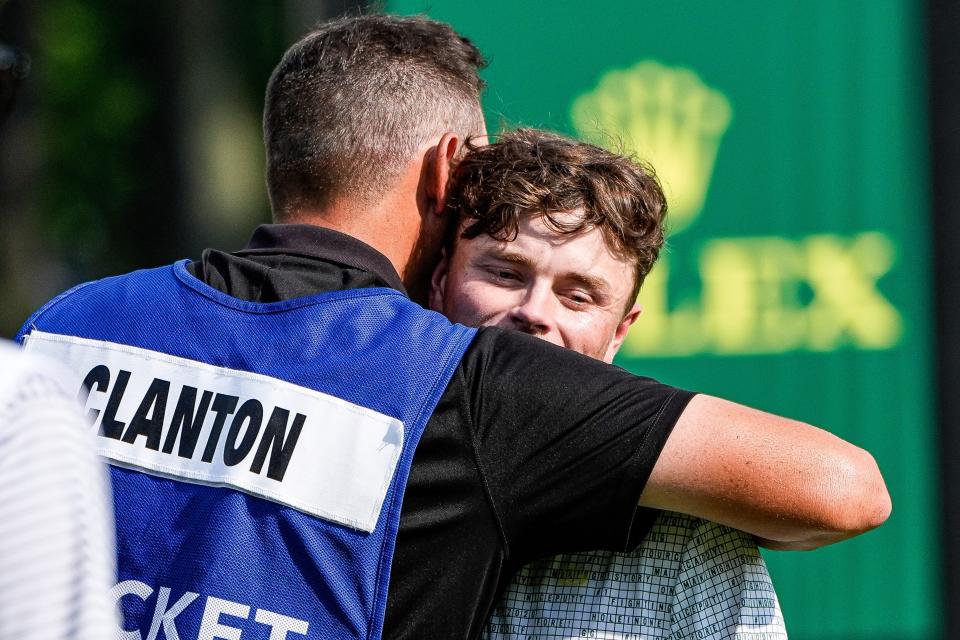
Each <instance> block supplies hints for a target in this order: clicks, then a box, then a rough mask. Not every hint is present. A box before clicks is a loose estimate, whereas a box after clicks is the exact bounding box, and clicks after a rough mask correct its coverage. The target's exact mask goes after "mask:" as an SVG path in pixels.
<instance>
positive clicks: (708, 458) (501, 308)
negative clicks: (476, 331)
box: [430, 211, 891, 549]
mask: <svg viewBox="0 0 960 640" xmlns="http://www.w3.org/2000/svg"><path fill="white" fill-rule="evenodd" d="M565 215H570V216H575V215H577V212H575V211H574V212H569V213H567V214H565ZM632 278H633V265H632V264H630V263H628V262H624V261H623V260H620V259H618V258H616V257H615V256H614V255H613V254H612V253H611V252H610V250H609V248H608V247H607V246H606V244H605V242H604V240H603V236H602V234H601V233H600V231H599V230H597V229H590V230H587V231H584V232H581V233H578V234H576V235H561V234H558V233H557V232H555V231H553V230H552V229H550V228H548V227H547V226H546V225H545V224H544V222H543V220H542V219H541V218H540V217H538V216H529V217H527V218H525V219H524V220H523V221H522V222H521V224H520V226H519V233H518V235H517V238H516V239H514V240H512V241H510V242H505V241H499V240H496V239H494V238H491V237H489V236H480V237H477V238H474V239H465V238H458V239H457V242H456V245H455V248H454V250H453V254H452V255H451V256H446V257H444V259H443V260H442V261H441V262H440V263H439V264H438V266H437V268H436V269H435V271H434V273H433V278H432V280H431V290H430V303H431V307H432V308H433V309H435V310H438V311H442V312H443V313H444V314H445V315H447V316H448V317H449V318H450V319H451V320H454V321H456V322H461V323H463V324H467V325H471V326H499V327H503V328H507V329H514V330H517V331H523V332H525V333H529V334H531V335H535V336H538V337H540V338H542V339H544V340H547V341H549V342H552V343H554V344H557V345H560V346H563V347H567V348H569V349H573V350H575V351H579V352H580V353H583V354H586V355H589V356H592V357H594V358H597V359H602V360H605V361H607V362H610V361H612V359H613V357H614V356H615V355H616V352H617V350H618V349H619V348H620V345H621V344H622V343H623V340H624V338H625V337H626V334H627V331H628V329H629V328H630V325H632V324H633V322H634V321H635V320H636V319H637V317H638V316H639V314H640V308H639V307H638V306H637V305H636V304H633V305H629V306H628V298H629V296H630V294H631V291H632V284H633V279H632ZM624 309H628V311H627V312H626V313H624ZM639 503H640V504H641V505H643V506H649V507H654V508H659V509H665V510H669V511H678V512H682V513H688V514H691V515H695V516H699V517H701V518H705V519H708V520H712V521H714V522H718V523H721V524H726V525H729V526H732V527H735V528H738V529H741V530H744V531H747V532H749V533H752V534H754V535H755V536H756V537H757V538H758V540H759V542H760V543H761V544H764V545H765V546H767V547H770V548H774V549H813V548H816V547H819V546H823V545H825V544H830V543H833V542H838V541H840V540H844V539H846V538H849V537H852V536H855V535H857V534H859V533H863V532H864V531H867V530H869V529H872V528H874V527H876V526H879V525H880V524H882V523H883V522H884V521H885V520H886V519H887V517H888V516H889V514H890V508H891V505H890V497H889V495H888V493H887V490H886V486H885V485H884V482H883V477H882V476H881V474H880V471H879V469H878V468H877V465H876V463H875V461H874V460H873V458H872V456H870V454H869V453H867V452H866V451H864V450H862V449H859V448H858V447H856V446H854V445H852V444H850V443H848V442H845V441H844V440H841V439H840V438H837V437H836V436H834V435H832V434H830V433H829V432H827V431H824V430H822V429H818V428H816V427H813V426H811V425H808V424H804V423H802V422H797V421H794V420H789V419H787V418H781V417H779V416H776V415H773V414H769V413H765V412H763V411H758V410H756V409H751V408H749V407H745V406H742V405H738V404H735V403H732V402H728V401H726V400H722V399H720V398H713V397H710V396H706V395H698V396H696V397H695V398H694V399H693V400H692V401H691V403H690V404H689V405H688V407H687V409H686V410H685V411H684V412H683V414H682V415H681V417H680V419H679V421H678V422H677V424H676V426H675V427H674V430H673V432H672V434H671V436H670V438H669V439H668V440H667V444H666V446H665V447H664V450H663V452H662V454H661V456H660V458H659V460H658V462H657V464H656V466H655V467H654V469H653V472H652V474H651V477H650V479H649V481H648V483H647V486H646V488H645V490H644V493H643V495H642V496H641V497H640V500H639Z"/></svg>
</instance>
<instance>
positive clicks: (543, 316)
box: [510, 288, 552, 336]
mask: <svg viewBox="0 0 960 640" xmlns="http://www.w3.org/2000/svg"><path fill="white" fill-rule="evenodd" d="M510 322H511V323H512V324H513V327H514V328H515V329H517V330H518V331H522V332H524V333H529V334H530V335H534V336H542V335H544V334H546V333H549V332H550V326H551V324H552V319H551V315H550V296H549V292H547V291H543V290H540V289H539V288H533V289H530V290H528V291H527V293H526V295H525V296H524V298H523V300H521V301H520V303H519V304H517V306H515V307H513V309H511V310H510Z"/></svg>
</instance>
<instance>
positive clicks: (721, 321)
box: [623, 232, 903, 357]
mask: <svg viewBox="0 0 960 640" xmlns="http://www.w3.org/2000/svg"><path fill="white" fill-rule="evenodd" d="M698 258H699V262H698V276H699V280H700V282H699V284H700V290H699V291H697V290H696V283H694V286H693V287H687V288H685V289H680V288H679V287H677V286H676V285H675V286H673V287H671V286H670V281H671V268H670V263H669V260H668V259H666V258H664V259H663V260H662V261H661V263H660V264H659V265H658V266H657V267H656V268H655V269H654V271H653V272H652V273H651V274H650V275H649V276H648V278H647V281H646V282H645V283H644V287H643V290H642V291H641V294H640V303H641V305H642V306H643V308H644V313H643V315H642V316H641V318H640V321H639V322H638V323H637V325H636V326H635V327H634V329H633V331H631V333H630V335H629V336H628V337H627V340H626V342H625V343H624V348H623V353H624V355H626V356H634V357H636V356H684V355H691V354H695V353H714V354H762V353H783V352H785V351H794V350H803V351H835V350H837V349H840V348H844V347H852V348H856V349H888V348H891V347H893V346H895V345H896V344H897V342H898V341H899V339H900V335H901V333H902V324H903V323H902V319H901V316H900V313H899V312H898V311H897V309H896V308H895V307H894V306H893V305H892V304H891V303H890V301H889V300H888V299H887V298H886V297H884V295H883V294H882V293H881V292H880V290H879V289H878V286H877V283H878V281H879V280H880V278H882V277H883V276H884V275H886V274H887V273H889V272H890V270H891V269H892V267H893V265H894V263H895V261H896V248H895V246H894V244H893V242H892V241H891V240H890V239H889V238H888V237H887V236H885V235H883V234H881V233H876V232H865V233H861V234H858V235H855V236H852V237H843V236H839V235H832V234H823V235H813V236H808V237H806V238H801V239H799V240H792V239H788V238H779V237H761V238H722V239H714V240H710V241H708V242H706V243H705V244H704V246H703V249H702V250H701V251H700V254H699V256H698ZM677 289H680V290H679V291H677Z"/></svg>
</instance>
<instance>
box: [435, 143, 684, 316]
mask: <svg viewBox="0 0 960 640" xmlns="http://www.w3.org/2000/svg"><path fill="white" fill-rule="evenodd" d="M446 211H447V213H448V215H450V218H451V220H453V221H455V222H454V223H452V225H451V229H452V230H453V233H452V234H451V236H450V240H449V243H448V250H451V251H452V250H453V248H454V244H455V243H456V239H457V238H458V237H462V238H467V239H470V238H476V237H477V236H480V235H481V234H486V235H489V236H491V237H493V238H496V239H498V240H504V241H512V240H514V239H516V237H517V233H518V229H519V224H520V220H521V218H522V217H523V216H541V217H542V218H543V221H544V223H545V224H546V225H547V227H549V228H551V229H553V230H554V231H556V232H558V233H561V234H571V235H573V234H577V233H580V232H582V231H586V230H589V229H593V228H597V229H600V231H601V232H602V233H603V237H604V240H605V241H606V243H607V247H608V248H609V249H610V252H611V253H612V254H613V255H614V256H616V257H617V258H619V259H621V260H627V261H630V262H632V263H633V264H634V265H635V273H636V279H635V280H636V281H635V282H634V290H633V295H632V296H631V297H630V300H629V305H632V304H633V301H634V300H635V299H636V295H637V292H639V290H640V285H641V284H643V280H644V278H646V276H647V274H648V273H650V270H651V269H652V268H653V265H654V263H655V262H656V260H657V256H658V255H659V254H660V248H661V247H662V246H663V241H664V216H665V215H666V213H667V200H666V198H665V197H664V195H663V190H662V189H661V187H660V182H659V181H658V180H657V176H656V173H655V172H654V170H653V168H652V167H651V166H650V165H648V164H646V163H643V162H641V161H639V160H637V159H636V158H633V157H630V156H626V155H619V154H616V153H611V152H610V151H607V150H606V149H602V148H600V147H597V146H594V145H592V144H587V143H585V142H580V141H577V140H573V139H570V138H566V137H564V136H561V135H558V134H555V133H550V132H547V131H541V130H536V129H518V130H516V131H512V132H509V133H504V134H502V135H500V136H499V138H498V139H497V140H496V141H495V142H493V143H491V144H489V145H486V146H477V145H474V144H473V143H470V144H469V152H468V153H467V154H466V155H465V156H464V157H463V159H462V160H461V161H460V162H459V163H458V165H457V167H456V169H455V171H454V172H453V175H452V176H451V179H450V185H449V188H448V191H447V201H446ZM572 211H581V212H582V215H581V216H580V217H579V218H577V219H574V220H571V219H570V218H569V216H558V215H557V214H562V213H569V212H572Z"/></svg>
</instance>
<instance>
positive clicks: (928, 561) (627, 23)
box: [389, 0, 942, 640]
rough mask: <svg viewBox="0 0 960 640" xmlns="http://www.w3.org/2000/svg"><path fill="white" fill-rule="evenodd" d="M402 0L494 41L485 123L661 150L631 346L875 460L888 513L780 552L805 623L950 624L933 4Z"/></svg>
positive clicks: (630, 353)
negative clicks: (935, 350) (932, 134)
mask: <svg viewBox="0 0 960 640" xmlns="http://www.w3.org/2000/svg"><path fill="white" fill-rule="evenodd" d="M389 8H390V9H391V10H394V11H398V12H401V13H414V12H427V13H429V14H430V15H431V16H433V17H435V18H437V19H441V20H445V21H448V22H450V23H452V24H453V25H454V26H455V27H456V28H457V29H459V30H461V31H462V32H463V33H464V34H466V35H467V36H469V37H470V38H472V39H473V40H474V41H475V42H476V43H477V44H478V45H479V46H480V47H481V49H483V51H484V52H485V54H486V55H487V56H488V58H489V59H490V61H491V65H490V67H489V69H488V70H487V72H486V73H485V77H486V79H487V81H488V83H489V89H488V91H487V95H486V99H485V108H486V112H487V118H488V122H489V123H490V126H491V129H493V130H496V129H498V128H499V127H500V126H504V125H506V126H514V125H517V124H523V125H529V126H538V127H547V128H552V129H556V130H560V131H563V132H566V133H570V134H575V135H577V136H580V137H583V138H586V139H589V140H591V141H594V142H596V143H598V144H601V145H604V146H609V147H612V148H615V149H624V150H627V151H632V152H636V153H638V154H639V155H640V156H642V157H644V158H647V159H649V160H650V161H651V162H652V163H653V164H654V166H655V167H656V168H657V170H658V173H659V175H660V177H661V179H662V181H663V183H664V186H665V189H666V191H667V195H668V199H669V202H670V208H671V213H670V218H671V220H672V222H671V227H672V231H671V235H670V238H669V248H668V250H667V251H666V253H665V254H664V256H663V258H662V259H661V262H660V263H659V265H658V266H657V267H656V269H655V270H654V272H653V273H652V274H651V276H650V278H649V279H648V281H647V283H646V284H645V285H644V290H643V291H642V292H641V296H640V299H641V303H642V304H643V306H644V309H645V311H644V314H643V315H642V316H641V319H640V321H639V322H638V324H637V325H636V326H635V328H634V330H633V332H632V333H631V335H630V337H629V338H628V341H627V342H626V344H625V345H624V348H623V350H622V352H621V358H620V360H619V362H620V364H622V365H623V366H625V367H627V368H629V369H631V370H633V371H636V372H642V373H644V374H647V375H653V376H655V377H658V378H660V379H662V380H664V381H667V382H670V383H672V384H676V385H678V386H685V387H688V388H692V389H696V390H700V391H704V392H707V393H712V394H716V395H721V396H725V397H728V398H731V399H734V400H738V401H740V402H744V403H747V404H750V405H754V406H757V407H760V408H763V409H767V410H770V411H774V412H777V413H781V414H785V415H789V416H792V417H796V418H799V419H802V420H805V421H807V422H811V423H813V424H817V425H822V426H824V427H826V428H828V429H830V430H831V431H833V432H835V433H837V434H838V435H840V436H841V437H843V438H846V439H848V440H851V441H853V442H854V443H857V444H859V445H861V446H863V447H865V448H867V449H869V450H870V451H871V452H873V453H874V455H875V456H876V458H877V460H878V462H879V464H880V467H881V469H882V471H883V472H884V474H885V476H886V478H887V482H888V485H889V488H890V492H891V494H892V497H893V503H894V510H893V515H892V517H891V518H890V520H889V521H888V522H887V524H886V525H884V526H883V527H882V528H881V529H879V530H877V531H874V532H871V533H869V534H866V535H865V536H863V537H861V538H857V539H855V540H852V541H849V542H845V543H842V544H839V545H836V546H834V547H829V548H826V549H822V550H818V551H816V552H813V553H772V552H771V553H767V554H765V555H766V557H767V560H768V563H769V565H770V569H771V572H772V573H773V577H774V583H775V585H776V587H777V591H778V593H779V595H780V598H781V601H782V605H783V610H784V615H785V618H786V621H787V627H788V630H789V631H790V632H791V636H792V637H793V638H796V639H800V640H803V639H814V638H817V639H821V638H823V639H828V638H829V639H834V638H836V639H840V638H916V639H920V638H934V637H939V635H940V633H941V628H942V624H941V615H942V612H941V604H940V600H941V594H940V575H939V572H938V571H939V569H938V567H939V561H938V557H939V551H938V543H937V535H936V532H937V513H936V508H935V496H936V492H937V491H936V486H935V481H936V478H937V470H936V468H935V467H934V461H933V459H934V456H933V445H934V440H933V438H934V424H933V420H932V400H933V397H932V389H931V379H930V360H931V357H930V350H931V336H930V326H931V322H930V317H929V314H930V300H929V296H930V293H929V292H930V284H929V281H930V273H929V256H928V245H929V233H930V230H929V228H928V217H929V215H928V207H927V193H926V185H927V182H928V180H927V165H926V163H927V158H926V147H925V142H924V141H925V135H926V134H925V131H926V129H925V124H926V123H925V113H924V110H923V106H924V104H925V96H924V94H923V91H924V89H923V88H924V81H923V76H922V74H923V58H922V52H923V44H924V43H923V42H922V38H921V34H922V22H921V19H922V16H921V15H920V14H919V3H915V2H908V1H907V0H876V1H873V2H867V1H866V0H864V1H859V0H850V1H843V2H837V1H836V0H807V1H806V2H794V1H792V0H780V1H775V2H771V1H769V0H766V1H761V0H752V1H741V2H719V1H710V2H707V1H693V0H686V1H685V2H652V1H639V0H616V1H609V2H591V3H587V2H561V3H538V2H524V3H520V2H506V1H503V2H486V3H482V4H481V3H463V2H457V1H455V0H431V1H430V2H422V1H420V0H397V1H395V2H391V3H390V4H389Z"/></svg>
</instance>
